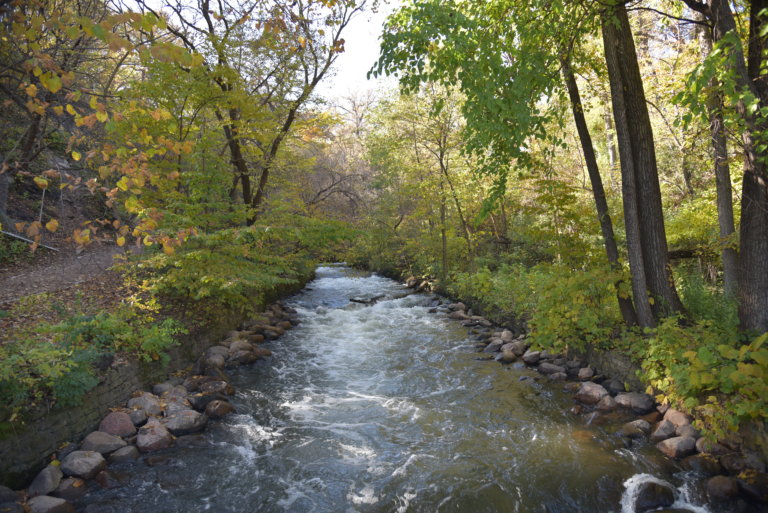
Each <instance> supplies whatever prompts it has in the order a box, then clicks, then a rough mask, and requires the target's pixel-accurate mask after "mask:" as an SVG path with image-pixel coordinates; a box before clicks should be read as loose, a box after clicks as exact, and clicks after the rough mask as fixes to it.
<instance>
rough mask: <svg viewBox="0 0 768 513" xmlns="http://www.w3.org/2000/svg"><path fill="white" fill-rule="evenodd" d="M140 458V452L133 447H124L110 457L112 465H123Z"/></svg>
mask: <svg viewBox="0 0 768 513" xmlns="http://www.w3.org/2000/svg"><path fill="white" fill-rule="evenodd" d="M138 457H139V450H138V449H137V448H136V447H134V446H133V445H127V446H125V447H122V448H120V449H118V450H116V451H115V452H113V453H112V454H110V455H109V458H108V459H109V462H110V463H122V462H124V461H133V460H135V459H136V458H138Z"/></svg>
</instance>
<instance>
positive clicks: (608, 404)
mask: <svg viewBox="0 0 768 513" xmlns="http://www.w3.org/2000/svg"><path fill="white" fill-rule="evenodd" d="M617 406H618V405H617V404H616V400H615V399H614V398H613V397H611V396H610V395H606V396H605V397H603V398H602V399H600V400H599V401H598V402H597V404H596V405H595V408H597V410H598V411H602V412H609V411H613V410H615V409H616V408H617Z"/></svg>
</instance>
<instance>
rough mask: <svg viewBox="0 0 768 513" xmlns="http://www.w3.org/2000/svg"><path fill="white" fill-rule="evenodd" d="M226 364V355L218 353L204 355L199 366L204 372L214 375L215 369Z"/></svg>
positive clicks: (219, 368)
mask: <svg viewBox="0 0 768 513" xmlns="http://www.w3.org/2000/svg"><path fill="white" fill-rule="evenodd" d="M226 364H227V359H226V356H222V355H220V354H212V355H210V356H205V357H203V358H202V360H201V361H200V367H201V368H202V369H203V372H204V373H205V374H209V375H214V376H215V375H216V374H217V373H216V371H217V370H222V369H223V368H224V366H225V365H226Z"/></svg>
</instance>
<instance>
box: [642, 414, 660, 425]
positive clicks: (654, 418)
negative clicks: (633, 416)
mask: <svg viewBox="0 0 768 513" xmlns="http://www.w3.org/2000/svg"><path fill="white" fill-rule="evenodd" d="M640 418H641V419H643V420H645V421H646V422H648V424H656V423H657V422H659V421H661V418H662V417H661V413H659V412H657V411H652V412H651V413H646V414H645V415H642V416H641V417H640Z"/></svg>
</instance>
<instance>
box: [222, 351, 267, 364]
mask: <svg viewBox="0 0 768 513" xmlns="http://www.w3.org/2000/svg"><path fill="white" fill-rule="evenodd" d="M258 359H259V357H258V356H256V354H255V353H254V352H253V351H244V350H239V351H235V352H234V353H232V354H230V355H229V358H227V365H228V366H236V365H248V364H249V363H253V362H255V361H256V360H258Z"/></svg>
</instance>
